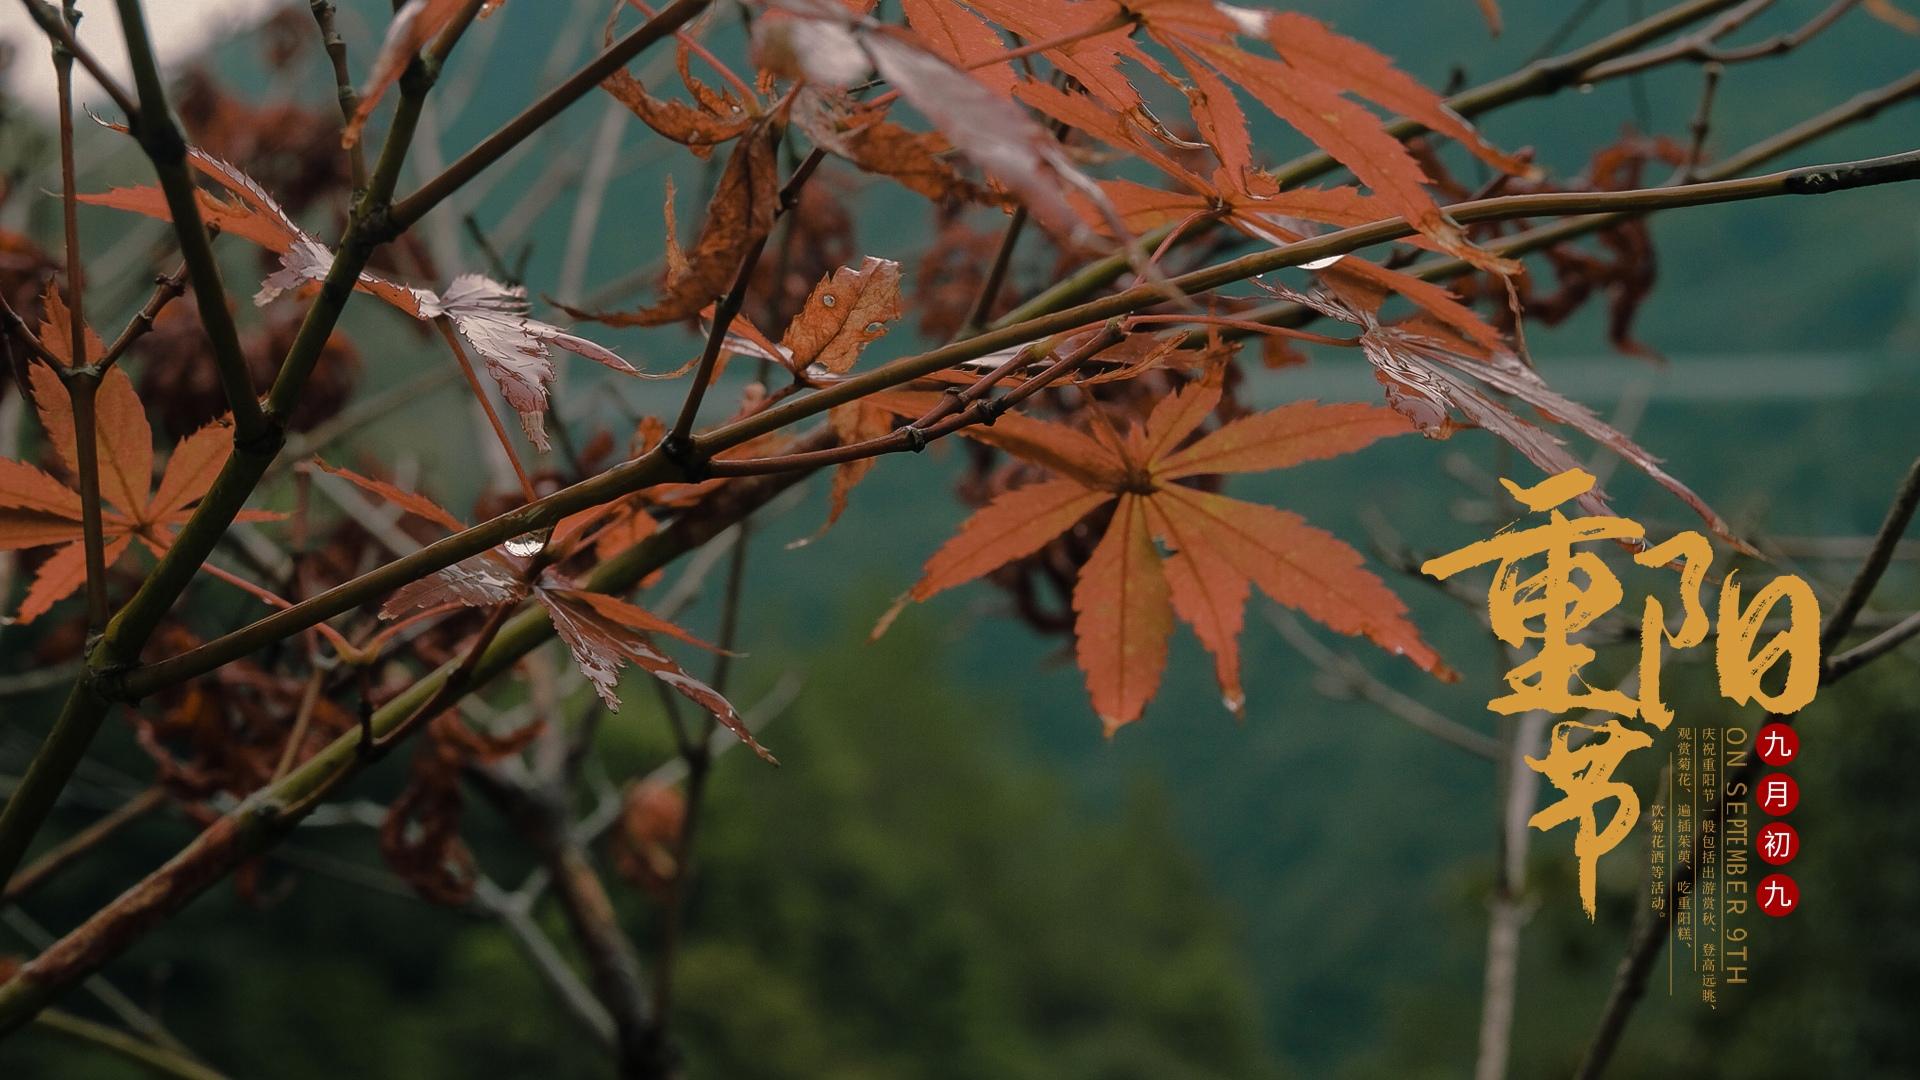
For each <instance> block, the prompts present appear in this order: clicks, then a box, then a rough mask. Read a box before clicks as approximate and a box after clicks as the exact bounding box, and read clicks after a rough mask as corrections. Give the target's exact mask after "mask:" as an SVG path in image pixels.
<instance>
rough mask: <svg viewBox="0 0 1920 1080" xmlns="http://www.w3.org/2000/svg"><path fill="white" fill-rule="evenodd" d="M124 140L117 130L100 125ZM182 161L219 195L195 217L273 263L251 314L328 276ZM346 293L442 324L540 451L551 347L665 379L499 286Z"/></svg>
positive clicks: (319, 250) (147, 199)
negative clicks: (475, 359) (469, 349)
mask: <svg viewBox="0 0 1920 1080" xmlns="http://www.w3.org/2000/svg"><path fill="white" fill-rule="evenodd" d="M107 126H108V127H112V128H113V129H114V130H116V131H125V130H126V129H125V128H124V127H120V126H118V125H112V124H109V125H107ZM187 157H188V161H189V162H190V163H191V164H192V165H193V167H194V168H195V169H196V170H197V171H198V172H200V173H201V175H203V176H206V177H208V178H210V179H212V180H213V181H214V182H215V183H217V184H219V185H220V186H221V187H222V188H223V189H225V191H226V193H227V194H228V196H229V198H226V199H223V198H221V197H219V196H217V195H214V194H212V193H210V192H208V191H206V190H204V189H199V188H196V189H195V191H194V195H195V197H196V199H198V200H199V202H200V209H201V213H202V215H203V216H204V217H206V219H207V220H208V221H209V222H210V223H211V224H215V225H218V226H219V227H220V229H221V231H222V232H223V233H231V234H233V235H235V236H240V237H243V238H245V239H247V240H251V241H252V242H254V243H256V244H258V245H260V246H261V247H263V248H266V249H267V250H268V251H272V252H274V253H275V254H277V255H279V256H280V268H279V269H278V270H275V271H274V272H273V273H271V274H268V275H267V277H266V278H265V279H264V280H263V281H262V282H261V283H260V291H259V292H257V293H255V294H254V298H253V302H254V304H255V306H261V307H264V306H265V305H267V304H269V303H271V302H272V301H273V300H274V299H276V298H277V297H279V296H280V295H281V294H282V293H285V292H287V291H289V290H292V289H300V288H308V287H312V286H316V285H318V284H320V283H321V282H323V281H325V280H326V277H327V273H328V271H330V270H331V269H332V267H333V252H332V251H329V250H328V249H327V246H326V245H325V244H322V243H321V242H320V241H319V240H318V239H316V238H314V237H313V236H312V235H310V234H309V233H307V232H306V230H304V229H302V228H300V226H299V225H298V224H297V223H295V222H294V220H293V219H292V217H290V216H289V215H288V214H287V212H286V210H284V209H283V208H282V207H281V206H280V204H279V203H278V202H277V201H275V200H274V198H273V196H271V195H269V194H268V193H267V192H266V190H265V189H264V188H262V187H261V186H260V185H259V184H258V183H256V182H255V181H254V180H253V178H252V177H249V176H248V175H247V174H246V173H244V172H242V171H240V170H239V169H237V168H235V167H234V166H232V165H230V164H228V163H227V162H225V161H222V160H220V159H219V158H216V157H214V156H213V155H211V154H208V153H206V152H205V151H203V150H201V149H199V148H198V147H188V148H187ZM78 198H79V200H80V201H81V202H84V203H91V204H93V205H96V206H108V207H112V208H114V209H118V210H126V211H129V212H132V213H136V214H142V215H144V216H146V217H151V218H158V219H160V220H162V221H166V220H170V213H169V211H168V209H167V202H166V195H165V193H164V192H162V191H161V190H160V188H158V187H156V186H144V187H130V188H114V189H113V190H111V191H106V192H101V193H97V194H83V195H80V196H78ZM354 288H355V289H357V290H359V291H361V292H365V293H367V294H368V295H371V296H375V297H378V298H380V299H381V300H384V301H386V302H387V303H388V304H390V305H392V306H393V307H394V308H397V309H398V310H400V311H402V312H405V313H406V314H407V315H409V316H412V317H413V318H415V319H419V320H421V321H423V322H430V321H432V320H434V319H438V318H445V319H447V320H448V321H450V322H451V323H452V324H453V327H454V329H455V330H457V331H458V332H459V334H460V336H461V337H462V338H463V339H465V340H466V342H467V344H469V345H471V346H473V348H474V351H476V352H478V353H479V354H480V355H481V357H482V358H483V359H484V360H485V361H486V368H487V374H489V375H490V376H492V377H493V380H494V383H495V384H496V385H497V386H499V388H500V394H501V396H502V397H504V398H506V399H507V403H508V404H509V405H511V406H512V407H513V409H514V411H515V412H516V413H518V414H519V416H520V426H521V428H522V429H524V430H525V431H526V433H527V439H528V440H529V441H530V442H532V443H533V445H534V446H535V447H536V448H538V449H539V450H541V451H545V450H547V449H549V445H548V442H547V436H546V419H545V417H546V406H547V386H548V385H549V384H550V383H552V381H553V359H552V357H553V351H552V350H553V348H560V349H564V350H566V351H568V352H571V353H573V354H575V355H577V356H583V357H586V358H587V359H589V360H592V361H594V362H595V363H598V364H601V365H603V366H605V367H608V368H612V369H613V370H615V371H618V372H620V373H621V374H623V375H633V376H637V377H639V378H643V379H653V378H671V377H673V376H674V375H677V374H679V372H668V373H665V374H660V373H653V372H644V371H640V370H639V369H637V368H635V367H634V366H633V365H632V364H629V363H627V362H626V361H625V360H623V359H621V358H620V356H619V355H618V354H616V353H614V352H613V350H611V349H608V348H605V347H604V346H601V345H597V344H595V343H594V342H591V341H588V340H587V339H585V338H582V337H579V336H578V335H575V334H571V333H568V332H567V331H565V330H563V329H561V328H560V327H558V326H554V325H553V324H551V323H546V322H542V321H540V320H538V319H535V318H532V317H531V309H530V307H529V305H528V303H527V292H526V289H524V288H522V287H520V286H517V285H516V286H507V285H502V284H500V283H499V282H497V281H494V280H492V279H490V278H488V277H486V276H485V275H483V274H460V275H458V276H456V277H455V278H454V279H453V281H452V283H451V284H449V285H448V286H447V289H446V291H445V292H444V293H436V292H434V291H433V290H431V289H422V288H416V287H414V286H410V285H403V284H401V283H399V282H397V281H393V280H390V279H388V278H385V277H382V276H380V275H379V274H374V273H370V272H366V271H363V272H361V274H360V276H359V279H358V280H357V281H356V282H355V283H354Z"/></svg>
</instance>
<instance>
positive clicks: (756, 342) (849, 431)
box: [706, 255, 901, 545]
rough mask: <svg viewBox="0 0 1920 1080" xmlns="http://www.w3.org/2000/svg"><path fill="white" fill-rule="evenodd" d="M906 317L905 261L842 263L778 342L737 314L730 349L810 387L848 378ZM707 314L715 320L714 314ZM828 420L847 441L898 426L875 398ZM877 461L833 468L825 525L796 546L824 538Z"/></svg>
mask: <svg viewBox="0 0 1920 1080" xmlns="http://www.w3.org/2000/svg"><path fill="white" fill-rule="evenodd" d="M900 313H901V307H900V264H899V263H897V262H894V261H893V260H891V259H881V258H877V257H875V256H872V255H868V256H865V257H864V258H862V259H861V261H860V265H859V266H857V267H855V266H843V267H841V268H839V269H838V270H835V271H833V272H832V273H830V274H828V275H827V276H826V277H823V278H821V279H820V281H819V282H818V283H817V284H815V285H814V287H813V291H812V292H811V293H809V294H808V296H807V300H806V303H805V304H803V305H802V306H801V308H800V312H799V314H797V315H795V316H794V317H793V319H792V321H791V322H789V323H787V329H786V331H785V332H784V333H782V334H781V335H780V341H779V343H778V344H775V343H773V342H771V341H769V340H767V337H766V335H765V334H764V333H762V332H761V331H760V329H759V328H758V327H756V326H754V325H753V321H752V320H751V319H748V318H746V317H745V316H738V317H736V318H735V319H734V322H733V325H732V326H730V327H728V330H727V336H726V338H725V347H726V349H727V350H728V351H729V352H732V353H738V354H742V355H746V356H753V357H756V358H759V359H762V360H768V361H771V362H773V363H776V364H779V365H781V366H782V367H784V368H786V369H787V370H789V371H791V372H793V373H794V375H796V376H798V377H800V378H803V379H806V380H808V381H810V382H811V381H818V380H821V379H825V378H831V377H833V376H837V375H844V374H846V373H847V371H849V370H850V369H852V367H853V363H854V361H855V360H857V359H859V356H860V353H861V352H862V351H864V350H865V349H866V347H867V346H869V345H871V344H873V343H874V342H875V341H877V340H879V339H880V337H881V336H882V335H884V334H885V333H886V332H887V330H888V328H889V324H891V323H892V322H893V321H894V320H896V319H898V318H899V317H900ZM706 314H707V315H708V316H709V317H711V314H712V313H711V311H708V312H707V313H706ZM827 420H828V423H829V424H830V425H831V426H832V428H833V431H834V433H835V434H836V435H838V436H839V438H840V441H841V442H842V443H843V444H846V443H855V442H859V441H861V440H864V439H870V438H874V437H876V436H879V435H884V434H886V433H887V432H889V431H891V430H893V428H894V419H893V413H892V412H891V411H890V410H889V409H888V408H887V406H886V405H885V404H883V403H876V402H875V401H873V400H871V399H870V398H863V399H861V400H858V401H852V402H849V403H847V404H845V405H839V406H835V407H834V408H833V409H830V410H828V412H827ZM876 464H878V462H877V461H876V460H875V459H873V458H865V459H862V460H858V461H849V462H847V463H845V464H843V465H841V466H840V467H839V468H838V469H836V470H834V474H833V489H832V491H831V493H830V494H829V496H828V500H827V520H826V523H825V524H824V525H822V526H821V527H820V531H819V532H816V533H815V534H814V535H813V536H810V537H807V538H806V539H804V540H801V541H797V543H798V544H801V545H804V544H806V543H808V542H811V541H812V540H815V539H818V538H819V537H820V536H821V535H822V534H824V533H825V532H826V530H827V529H829V528H831V527H832V526H833V523H834V522H836V521H838V520H840V515H841V514H842V513H843V512H845V510H846V508H847V498H848V496H849V495H850V494H851V493H852V491H853V488H854V485H856V484H858V483H859V482H860V481H861V479H863V478H864V477H865V476H866V475H867V473H868V472H870V471H872V469H873V467H874V465H876Z"/></svg>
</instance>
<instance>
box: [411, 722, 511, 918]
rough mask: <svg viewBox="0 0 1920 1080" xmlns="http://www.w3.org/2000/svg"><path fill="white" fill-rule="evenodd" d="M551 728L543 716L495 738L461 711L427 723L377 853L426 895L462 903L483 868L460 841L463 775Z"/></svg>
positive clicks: (431, 899) (452, 904) (435, 900)
mask: <svg viewBox="0 0 1920 1080" xmlns="http://www.w3.org/2000/svg"><path fill="white" fill-rule="evenodd" d="M545 730H546V723H545V722H544V721H540V720H535V721H534V722H533V723H531V724H528V725H526V726H525V727H522V728H519V729H518V730H515V731H509V732H506V733H505V734H502V735H492V734H488V733H485V732H481V731H476V730H474V729H473V728H471V727H468V726H467V724H466V722H465V721H463V720H461V719H460V715H459V713H457V712H445V713H441V714H440V715H439V716H436V717H434V718H433V719H432V720H431V721H429V722H428V724H427V731H426V738H425V739H424V740H423V741H422V743H421V746H420V749H419V750H417V751H415V753H414V757H413V766H412V770H411V773H410V775H409V776H408V778H407V785H406V786H405V787H403V788H401V789H400V793H399V794H398V795H396V796H394V799H393V802H391V803H389V804H388V805H387V815H386V817H385V818H384V819H383V820H382V821H381V823H380V855H381V857H382V858H383V859H385V860H386V863H387V867H388V868H389V869H391V870H392V871H393V872H394V873H395V874H398V875H399V876H400V877H401V878H402V879H403V880H404V881H406V883H407V884H409V885H411V886H413V889H414V891H415V892H417V893H419V894H420V896H421V898H422V899H424V900H427V901H429V902H431V903H435V904H444V905H447V906H449V907H458V906H461V905H464V904H466V903H467V902H468V901H470V900H472V899H473V890H474V886H475V885H476V884H477V883H478V881H479V873H478V870H477V868H476V867H475V865H474V861H473V852H471V851H470V850H468V848H467V845H466V842H465V841H463V840H462V839H461V838H460V811H461V806H462V799H461V792H460V788H461V784H462V776H461V773H462V772H463V770H465V769H466V768H467V767H468V766H470V765H482V764H487V763H489V762H495V761H500V760H501V759H503V758H508V757H512V756H513V755H515V754H518V753H520V752H521V751H522V750H525V749H526V748H527V747H529V746H531V745H532V744H533V741H534V740H535V739H537V738H539V737H540V734H541V733H542V732H543V731H545Z"/></svg>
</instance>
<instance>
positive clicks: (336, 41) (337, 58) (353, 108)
mask: <svg viewBox="0 0 1920 1080" xmlns="http://www.w3.org/2000/svg"><path fill="white" fill-rule="evenodd" d="M307 7H308V9H309V10H311V11H312V12H313V21H314V25H315V26H317V27H318V28H319V30H320V47H321V48H322V49H323V50H325V51H326V54H327V61H328V63H329V64H331V65H332V67H333V88H334V89H333V93H334V97H335V98H337V99H339V102H340V120H341V122H342V124H350V123H352V122H353V115H354V113H357V112H359V111H360V95H359V94H358V93H357V92H356V91H355V90H354V88H353V73H352V72H351V71H349V70H348V69H347V40H346V39H345V38H343V37H341V36H340V31H339V30H338V29H337V28H336V27H335V26H334V6H333V4H332V2H331V0H310V2H309V3H308V4H307ZM347 168H348V174H349V175H350V176H351V177H352V178H353V190H354V192H355V193H356V194H357V193H359V192H361V191H364V190H365V189H366V186H367V152H366V147H365V146H364V145H363V144H362V143H361V141H360V140H358V139H356V140H354V143H353V145H352V146H350V147H348V148H347Z"/></svg>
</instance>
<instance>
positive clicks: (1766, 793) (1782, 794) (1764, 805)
mask: <svg viewBox="0 0 1920 1080" xmlns="http://www.w3.org/2000/svg"><path fill="white" fill-rule="evenodd" d="M1753 801H1754V802H1756V803H1759V804H1760V809H1761V810H1764V811H1766V812H1767V813H1768V814H1769V815H1771V816H1773V817H1780V816H1781V815H1783V814H1791V813H1793V808H1794V807H1796V806H1799V805H1800V785H1799V784H1796V783H1794V782H1793V777H1791V776H1788V775H1787V774H1786V773H1780V772H1777V773H1768V774H1767V775H1765V776H1763V777H1761V778H1760V782H1759V783H1757V784H1756V785H1754V789H1753Z"/></svg>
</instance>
